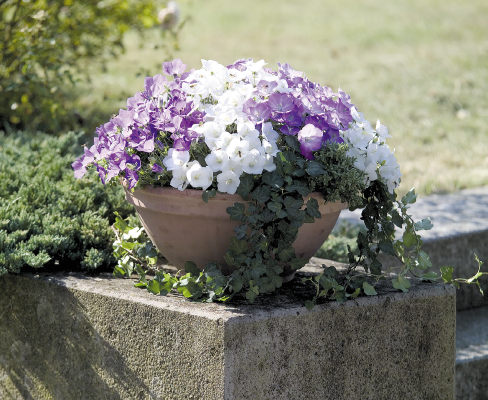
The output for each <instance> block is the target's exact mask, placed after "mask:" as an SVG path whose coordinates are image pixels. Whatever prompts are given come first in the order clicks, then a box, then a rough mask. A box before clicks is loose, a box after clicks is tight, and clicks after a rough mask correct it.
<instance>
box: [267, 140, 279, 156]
mask: <svg viewBox="0 0 488 400" xmlns="http://www.w3.org/2000/svg"><path fill="white" fill-rule="evenodd" d="M263 148H264V151H265V152H266V154H271V155H272V156H275V155H276V154H278V153H279V151H280V150H279V149H278V146H277V145H276V143H275V142H268V141H267V140H266V139H263Z"/></svg>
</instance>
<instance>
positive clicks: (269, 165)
mask: <svg viewBox="0 0 488 400" xmlns="http://www.w3.org/2000/svg"><path fill="white" fill-rule="evenodd" d="M264 158H265V159H266V163H265V164H264V166H263V169H265V170H266V171H268V172H273V171H274V170H275V169H276V164H275V163H274V157H273V156H272V155H271V154H265V155H264Z"/></svg>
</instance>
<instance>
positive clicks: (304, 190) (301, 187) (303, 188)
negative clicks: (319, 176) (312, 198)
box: [286, 181, 311, 196]
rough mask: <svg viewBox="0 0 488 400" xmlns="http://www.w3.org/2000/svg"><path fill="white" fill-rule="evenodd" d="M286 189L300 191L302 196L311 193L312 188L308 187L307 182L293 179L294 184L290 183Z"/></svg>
mask: <svg viewBox="0 0 488 400" xmlns="http://www.w3.org/2000/svg"><path fill="white" fill-rule="evenodd" d="M286 191H287V192H288V193H290V192H298V193H299V194H300V195H301V196H308V195H309V194H310V193H311V190H310V189H309V188H308V185H307V184H306V183H305V182H300V181H293V184H291V185H288V186H287V187H286Z"/></svg>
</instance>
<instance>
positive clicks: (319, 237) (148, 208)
mask: <svg viewBox="0 0 488 400" xmlns="http://www.w3.org/2000/svg"><path fill="white" fill-rule="evenodd" d="M307 197H314V198H316V199H317V200H318V201H319V205H320V207H319V210H320V212H321V214H322V218H320V219H317V220H316V221H315V222H314V223H313V224H310V223H306V224H304V225H302V226H301V227H300V229H299V232H298V237H297V239H296V240H295V242H294V243H293V247H294V249H295V252H296V255H297V257H299V258H306V259H310V257H312V256H313V255H314V254H315V253H316V252H317V250H318V249H319V248H320V246H321V245H322V244H323V243H324V241H325V239H327V237H328V236H329V234H330V232H331V231H332V229H333V228H334V225H335V223H336V222H337V219H338V218H339V214H340V212H341V210H343V209H344V208H347V205H346V204H344V203H340V202H336V203H327V204H325V205H324V204H322V195H321V194H320V193H313V194H311V195H309V196H307ZM125 198H126V199H127V201H129V203H131V204H133V205H134V206H135V207H136V210H137V213H138V214H139V218H140V220H141V222H142V224H143V225H144V228H145V229H146V232H147V234H148V235H149V237H150V238H151V240H152V241H153V243H154V244H155V245H156V247H157V248H158V249H159V251H160V252H161V253H162V254H163V255H164V256H165V257H166V258H167V260H168V261H169V262H170V264H172V265H174V266H175V267H177V268H179V269H182V268H183V267H184V265H185V262H186V261H193V262H195V264H196V265H197V266H198V268H200V269H203V268H204V267H205V264H206V263H207V262H211V261H216V262H219V261H223V257H224V255H225V252H226V250H227V248H228V247H229V244H230V238H231V237H232V236H234V234H235V232H234V228H235V227H236V226H238V225H240V223H241V222H240V221H232V220H231V219H230V217H229V214H227V212H226V209H227V207H231V206H233V205H234V203H236V202H243V200H242V198H241V196H239V195H231V194H217V195H216V196H215V197H212V198H210V199H209V202H208V203H205V202H204V201H203V200H202V191H201V190H192V189H185V190H184V191H179V190H177V189H174V188H166V187H165V188H153V187H151V186H146V187H145V188H143V189H136V190H135V191H134V193H131V192H129V191H126V194H125ZM223 272H224V273H229V272H230V271H229V270H227V271H223Z"/></svg>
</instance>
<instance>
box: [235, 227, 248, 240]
mask: <svg viewBox="0 0 488 400" xmlns="http://www.w3.org/2000/svg"><path fill="white" fill-rule="evenodd" d="M234 232H235V233H236V238H237V239H242V238H244V237H245V236H246V233H247V225H238V226H236V227H235V228H234Z"/></svg>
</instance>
